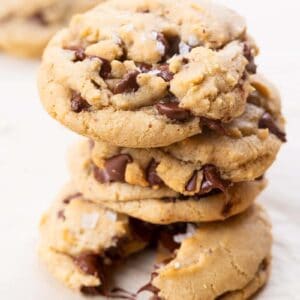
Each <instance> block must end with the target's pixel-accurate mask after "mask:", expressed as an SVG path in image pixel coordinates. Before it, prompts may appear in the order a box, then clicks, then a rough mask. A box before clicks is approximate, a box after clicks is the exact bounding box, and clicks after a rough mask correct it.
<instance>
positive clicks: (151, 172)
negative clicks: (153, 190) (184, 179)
mask: <svg viewBox="0 0 300 300" xmlns="http://www.w3.org/2000/svg"><path fill="white" fill-rule="evenodd" d="M158 165H159V163H157V162H156V161H155V160H154V159H152V160H151V161H150V164H149V166H148V167H147V171H146V174H147V181H148V182H149V184H150V185H151V186H163V185H164V182H163V181H162V180H161V178H160V177H159V176H158V175H157V173H156V168H157V166H158Z"/></svg>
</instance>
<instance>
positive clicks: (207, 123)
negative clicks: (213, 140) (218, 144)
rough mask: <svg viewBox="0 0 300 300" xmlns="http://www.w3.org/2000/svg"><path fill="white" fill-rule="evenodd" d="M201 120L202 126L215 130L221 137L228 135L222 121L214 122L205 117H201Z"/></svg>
mask: <svg viewBox="0 0 300 300" xmlns="http://www.w3.org/2000/svg"><path fill="white" fill-rule="evenodd" d="M200 120H201V124H203V125H204V126H206V127H207V128H209V129H210V130H213V131H215V132H217V133H219V134H220V135H227V130H226V128H225V127H224V125H223V124H222V122H221V121H220V120H212V119H208V118H204V117H201V119H200Z"/></svg>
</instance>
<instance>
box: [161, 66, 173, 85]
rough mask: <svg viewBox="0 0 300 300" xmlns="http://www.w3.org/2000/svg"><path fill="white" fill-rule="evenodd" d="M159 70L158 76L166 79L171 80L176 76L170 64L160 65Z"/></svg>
mask: <svg viewBox="0 0 300 300" xmlns="http://www.w3.org/2000/svg"><path fill="white" fill-rule="evenodd" d="M157 70H158V71H159V73H158V74H157V76H159V77H161V78H162V79H163V80H164V81H167V82H169V81H171V80H172V79H173V78H174V74H173V73H172V72H171V71H170V70H169V65H168V64H163V65H160V66H159V67H158V68H157Z"/></svg>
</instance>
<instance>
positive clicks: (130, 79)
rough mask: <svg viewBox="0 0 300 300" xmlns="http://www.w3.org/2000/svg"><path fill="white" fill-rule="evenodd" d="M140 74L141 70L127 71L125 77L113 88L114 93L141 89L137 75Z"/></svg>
mask: <svg viewBox="0 0 300 300" xmlns="http://www.w3.org/2000/svg"><path fill="white" fill-rule="evenodd" d="M139 74H140V72H139V71H137V70H135V71H131V72H129V73H127V74H126V75H125V76H124V78H123V79H121V80H120V81H119V83H117V84H116V86H115V87H114V89H113V93H114V94H122V93H133V92H136V91H137V90H138V89H139V85H138V83H137V77H138V75H139Z"/></svg>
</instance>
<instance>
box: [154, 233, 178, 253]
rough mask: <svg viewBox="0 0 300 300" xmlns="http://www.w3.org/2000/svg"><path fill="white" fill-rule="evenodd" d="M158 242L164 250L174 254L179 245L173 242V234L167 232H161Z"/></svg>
mask: <svg viewBox="0 0 300 300" xmlns="http://www.w3.org/2000/svg"><path fill="white" fill-rule="evenodd" d="M159 241H160V242H161V244H162V245H163V246H164V248H166V249H167V250H169V251H170V252H174V251H175V250H176V249H178V248H179V247H180V244H178V243H176V242H175V241H174V234H172V233H170V232H167V231H162V232H161V233H160V235H159Z"/></svg>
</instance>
